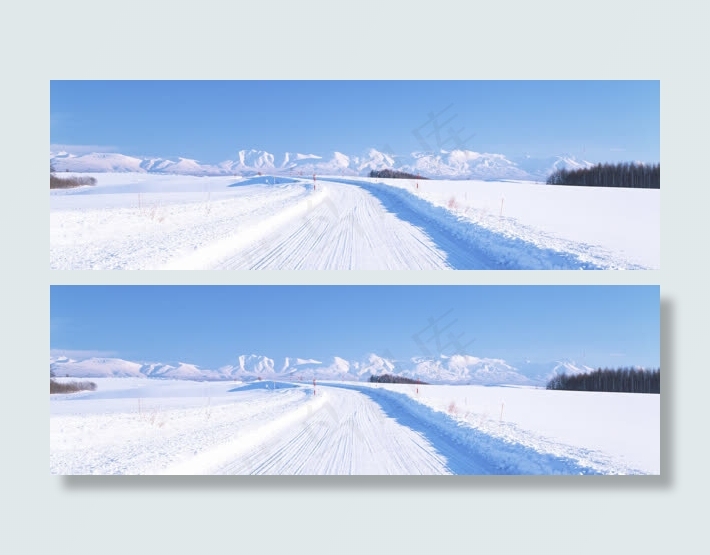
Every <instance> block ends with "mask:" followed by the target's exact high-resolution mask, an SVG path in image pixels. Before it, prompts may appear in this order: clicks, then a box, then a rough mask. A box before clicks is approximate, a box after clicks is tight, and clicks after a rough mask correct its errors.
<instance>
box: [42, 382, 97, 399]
mask: <svg viewBox="0 0 710 555" xmlns="http://www.w3.org/2000/svg"><path fill="white" fill-rule="evenodd" d="M95 390H96V384H95V383H94V382H58V381H57V380H54V379H52V378H50V379H49V393H50V395H51V394H53V393H75V392H77V391H95Z"/></svg>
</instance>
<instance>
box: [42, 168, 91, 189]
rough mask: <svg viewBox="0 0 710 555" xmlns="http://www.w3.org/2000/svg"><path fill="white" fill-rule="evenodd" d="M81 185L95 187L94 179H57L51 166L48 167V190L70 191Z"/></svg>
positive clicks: (71, 177) (70, 177) (86, 177)
mask: <svg viewBox="0 0 710 555" xmlns="http://www.w3.org/2000/svg"><path fill="white" fill-rule="evenodd" d="M81 185H96V178H95V177H88V176H85V177H76V176H69V177H58V176H57V175H55V169H54V166H52V164H50V165H49V188H50V189H71V188H73V187H79V186H81Z"/></svg>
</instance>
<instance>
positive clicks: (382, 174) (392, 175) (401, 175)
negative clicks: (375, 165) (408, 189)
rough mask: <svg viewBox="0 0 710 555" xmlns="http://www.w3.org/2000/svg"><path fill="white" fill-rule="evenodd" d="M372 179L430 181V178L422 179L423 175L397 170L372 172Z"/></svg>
mask: <svg viewBox="0 0 710 555" xmlns="http://www.w3.org/2000/svg"><path fill="white" fill-rule="evenodd" d="M370 177H379V178H381V179H429V178H428V177H422V176H421V175H414V174H411V173H406V172H400V171H397V170H372V171H371V172H370Z"/></svg>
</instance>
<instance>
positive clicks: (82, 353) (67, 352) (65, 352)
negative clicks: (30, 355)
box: [49, 349, 116, 360]
mask: <svg viewBox="0 0 710 555" xmlns="http://www.w3.org/2000/svg"><path fill="white" fill-rule="evenodd" d="M49 356H50V357H67V358H73V359H76V360H81V359H85V358H92V357H98V358H111V357H115V356H116V352H115V351H95V350H88V349H50V350H49Z"/></svg>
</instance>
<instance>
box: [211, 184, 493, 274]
mask: <svg viewBox="0 0 710 555" xmlns="http://www.w3.org/2000/svg"><path fill="white" fill-rule="evenodd" d="M321 187H325V188H326V190H327V193H328V197H327V199H326V200H325V201H324V202H322V203H320V204H319V205H317V206H315V207H313V209H311V210H309V211H308V212H307V213H306V214H305V215H304V216H303V217H300V218H294V219H292V220H291V221H290V222H289V223H288V224H285V225H284V226H282V227H281V228H280V229H278V230H276V231H274V232H273V233H271V234H267V235H264V236H263V237H262V238H261V240H259V241H258V242H256V243H254V244H251V245H249V246H247V247H246V248H243V249H241V250H239V251H238V252H236V253H234V254H233V255H232V256H230V257H229V258H226V259H224V260H222V261H221V262H220V263H218V264H216V265H215V266H214V268H215V269H283V268H288V269H299V270H300V269H308V270H325V269H364V270H375V269H383V270H402V269H417V270H422V269H452V268H458V267H466V268H485V267H488V265H489V263H488V262H487V261H486V260H484V259H482V258H481V257H480V256H477V255H476V254H475V253H472V252H469V251H467V250H466V249H465V248H463V249H462V247H461V245H460V244H458V243H456V241H455V240H453V239H450V238H447V237H445V236H443V235H442V236H440V237H437V238H436V239H434V238H432V236H430V235H429V234H428V233H427V232H426V231H424V230H423V229H422V228H421V227H418V226H416V225H414V224H412V223H410V222H406V221H403V220H401V219H399V218H398V217H397V216H396V215H395V214H393V213H392V212H390V211H388V210H387V209H385V207H384V206H383V204H382V203H381V202H380V201H379V200H378V199H377V198H375V196H373V195H372V194H371V193H370V192H368V191H366V190H364V189H362V188H361V187H358V186H354V185H350V184H343V183H332V182H327V184H326V185H325V186H324V185H321Z"/></svg>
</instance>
